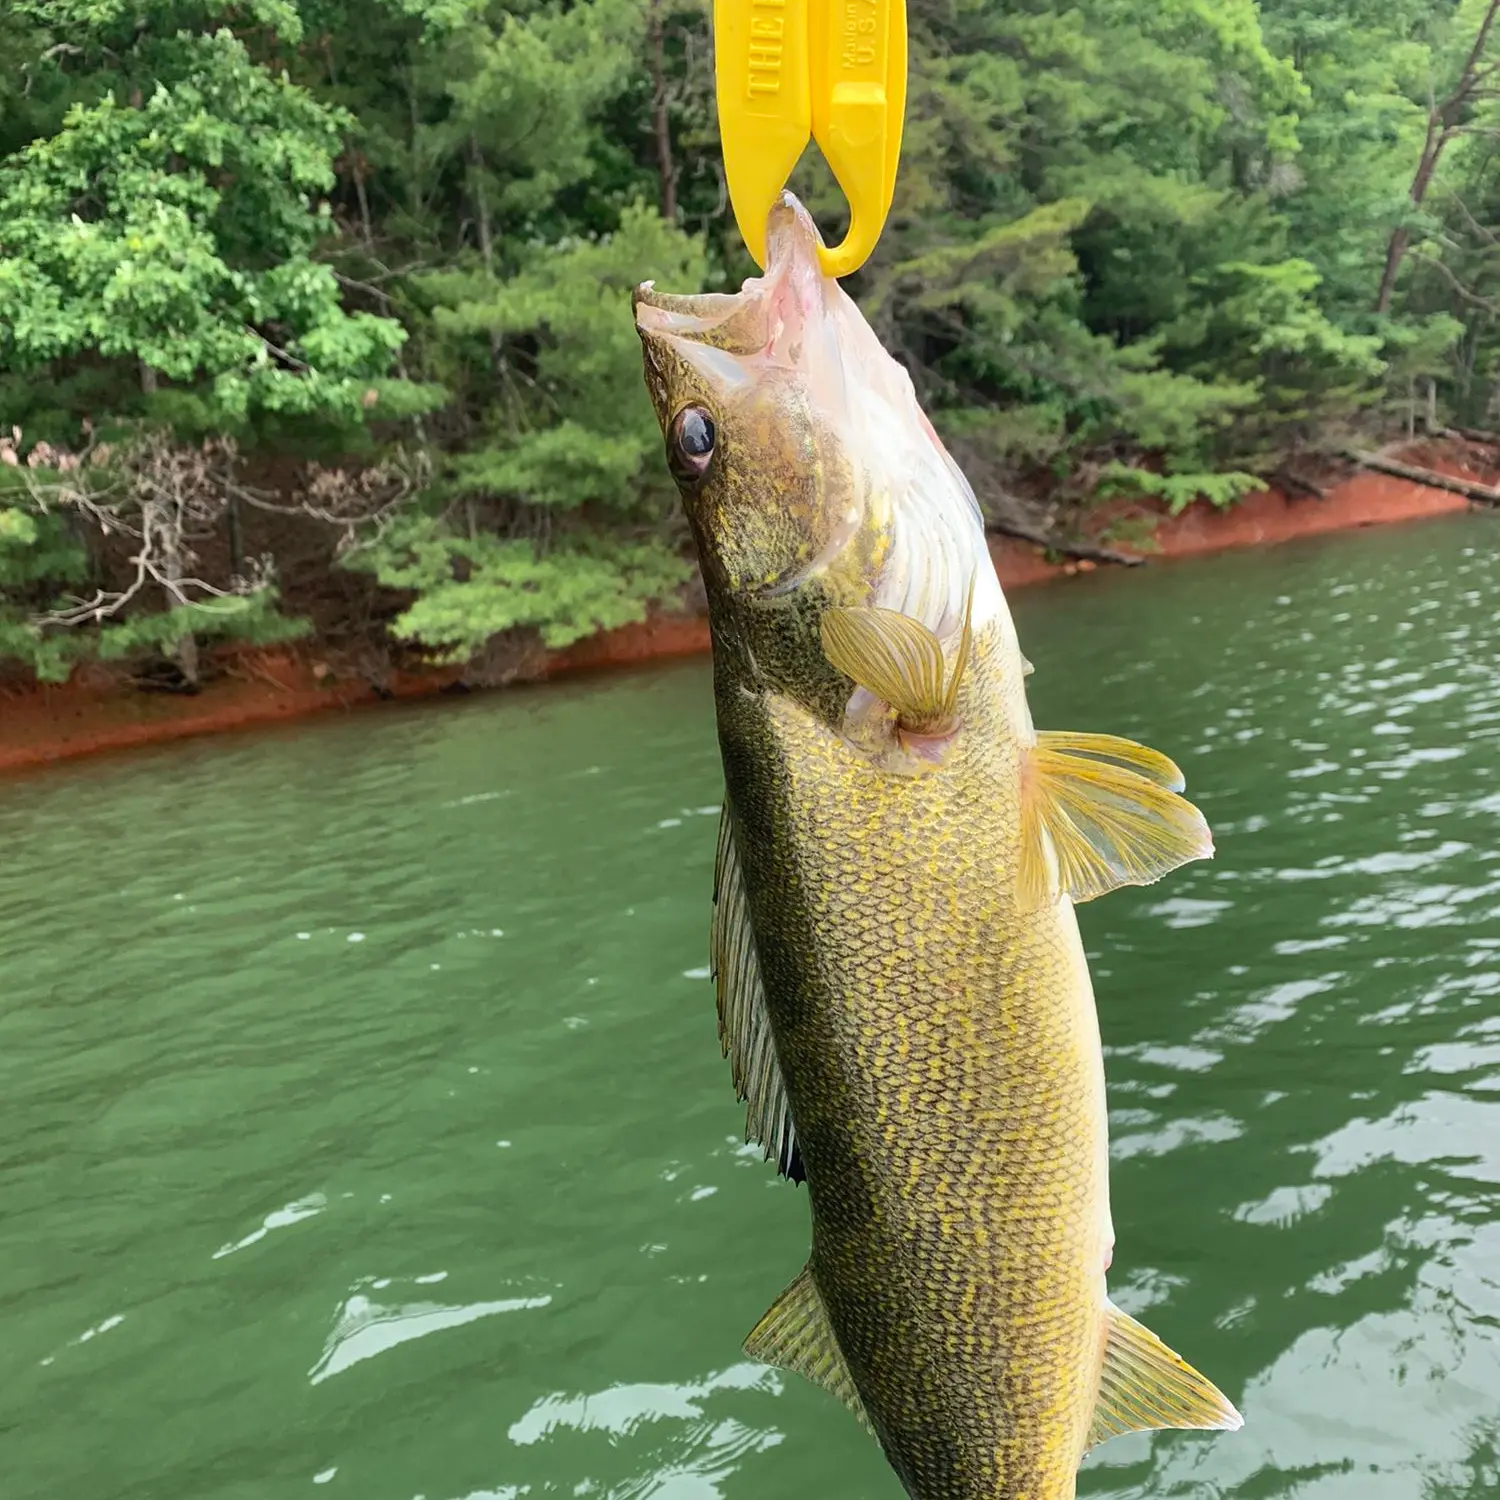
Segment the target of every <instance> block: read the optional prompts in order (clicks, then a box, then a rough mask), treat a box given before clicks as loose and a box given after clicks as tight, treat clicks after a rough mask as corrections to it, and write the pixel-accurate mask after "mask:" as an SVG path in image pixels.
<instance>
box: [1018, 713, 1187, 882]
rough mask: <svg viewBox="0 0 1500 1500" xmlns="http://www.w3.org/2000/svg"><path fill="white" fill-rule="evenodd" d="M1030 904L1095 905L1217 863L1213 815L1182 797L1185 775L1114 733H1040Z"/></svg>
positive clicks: (1027, 851) (1032, 775)
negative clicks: (1199, 863) (1191, 864)
mask: <svg viewBox="0 0 1500 1500" xmlns="http://www.w3.org/2000/svg"><path fill="white" fill-rule="evenodd" d="M1022 781H1023V791H1022V799H1021V825H1022V837H1021V871H1020V884H1021V896H1022V900H1023V901H1024V902H1025V904H1026V905H1028V906H1033V907H1034V906H1038V905H1043V904H1045V903H1046V902H1047V901H1048V900H1049V899H1051V900H1055V899H1056V897H1057V896H1058V895H1059V894H1064V895H1067V896H1070V897H1071V898H1072V899H1073V900H1074V901H1077V902H1082V901H1091V900H1093V898H1094V897H1095V896H1102V895H1104V894H1105V893H1106V892H1108V891H1113V890H1118V889H1119V887H1120V886H1122V885H1150V884H1151V883H1152V881H1155V880H1160V879H1161V877H1162V876H1163V875H1166V874H1168V873H1169V872H1170V871H1172V870H1175V869H1177V867H1178V866H1179V865H1185V864H1186V863H1187V862H1188V861H1189V860H1193V859H1207V858H1209V857H1210V856H1211V855H1212V854H1213V852H1214V845H1213V837H1212V835H1211V834H1210V833H1209V831H1208V824H1207V823H1205V822H1204V820H1203V814H1202V813H1200V812H1199V811H1198V809H1197V808H1196V807H1194V806H1193V804H1192V803H1191V802H1188V801H1187V800H1185V799H1184V798H1182V797H1180V796H1178V792H1179V791H1180V790H1181V788H1182V785H1183V779H1182V772H1181V771H1180V770H1178V768H1177V766H1176V765H1174V764H1173V762H1172V761H1170V760H1168V759H1167V757H1166V756H1165V755H1162V754H1161V753H1160V752H1159V751H1156V750H1151V749H1148V748H1147V747H1146V746H1145V745H1137V744H1136V743H1135V742H1134V741H1133V740H1125V739H1120V738H1118V737H1117V736H1115V735H1109V734H1040V735H1038V736H1037V743H1036V744H1035V745H1034V746H1033V747H1032V748H1031V749H1030V750H1029V751H1027V752H1026V759H1025V762H1024V764H1023V768H1022Z"/></svg>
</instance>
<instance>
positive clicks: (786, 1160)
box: [708, 797, 803, 1182]
mask: <svg viewBox="0 0 1500 1500" xmlns="http://www.w3.org/2000/svg"><path fill="white" fill-rule="evenodd" d="M708 948H709V964H710V969H711V971H712V973H713V976H714V987H715V991H716V994H717V997H718V1002H719V1041H720V1043H721V1044H722V1045H723V1048H724V1055H725V1056H726V1057H727V1058H728V1059H729V1067H730V1074H731V1076H732V1077H733V1079H734V1091H735V1096H736V1097H737V1098H740V1099H744V1100H745V1101H746V1102H747V1104H748V1108H747V1110H746V1113H745V1139H746V1140H749V1141H755V1142H758V1143H759V1144H760V1145H762V1146H764V1147H765V1149H766V1156H767V1158H774V1159H775V1161H776V1170H777V1171H778V1172H780V1173H781V1175H782V1176H783V1177H790V1178H791V1180H792V1181H793V1182H801V1181H802V1180H803V1171H802V1158H801V1155H800V1154H799V1153H798V1151H797V1136H796V1132H795V1131H794V1130H793V1129H792V1112H791V1108H790V1107H789V1105H788V1104H787V1097H786V1086H785V1084H783V1083H782V1081H781V1068H780V1065H779V1064H778V1063H777V1061H776V1045H775V1042H774V1040H773V1038H772V1036H771V1022H770V1018H769V1017H768V1016H767V1014H766V994H765V989H764V987H763V986H762V984H761V979H760V958H759V956H758V955H757V954H756V951H755V933H754V930H753V929H752V928H751V926H750V903H749V899H748V897H747V896H746V893H745V881H744V877H743V875H742V874H741V873H740V861H739V856H738V855H737V854H736V852H735V847H734V829H733V826H732V825H731V822H730V817H729V800H728V798H727V797H726V798H725V801H724V811H723V812H722V813H721V814H720V816H719V850H718V857H717V859H716V861H715V865H714V915H713V921H712V923H711V925H710V927H709V934H708Z"/></svg>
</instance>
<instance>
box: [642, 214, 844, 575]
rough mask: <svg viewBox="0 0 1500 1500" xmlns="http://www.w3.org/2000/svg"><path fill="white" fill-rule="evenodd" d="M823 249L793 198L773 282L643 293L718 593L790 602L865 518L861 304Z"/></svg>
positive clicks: (692, 512)
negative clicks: (847, 328) (854, 389)
mask: <svg viewBox="0 0 1500 1500" xmlns="http://www.w3.org/2000/svg"><path fill="white" fill-rule="evenodd" d="M820 243H821V241H820V240H819V237H818V232H817V229H816V228H815V227H814V225H813V223H812V220H811V219H810V218H809V217H808V215H807V211H806V210H805V209H804V208H803V207H802V205H801V204H800V203H798V202H797V201H796V200H795V199H794V198H792V197H791V196H790V195H786V197H785V198H784V199H783V200H782V202H780V203H779V204H778V205H777V206H776V208H775V209H774V210H773V212H772V214H771V220H770V233H769V235H768V239H767V245H768V255H767V269H766V274H765V275H764V276H763V277H754V278H752V279H751V280H750V281H748V282H746V283H745V286H744V289H743V290H742V291H740V292H739V293H737V294H733V295H724V294H714V293H709V294H707V295H703V296H696V297H673V296H668V295H664V294H662V293H660V292H658V291H657V290H656V289H655V287H654V286H652V285H651V284H650V283H647V284H645V285H644V286H642V287H640V288H639V289H638V290H637V292H636V296H635V316H636V326H637V328H638V330H639V332H640V335H641V341H642V345H643V348H644V352H645V366H646V385H647V388H648V389H649V391H650V393H651V398H652V403H653V405H654V406H655V408H656V414H657V419H658V421H659V422H660V424H661V429H662V435H663V438H664V440H665V442H666V450H667V464H668V467H669V468H670V469H671V472H672V475H673V478H674V479H675V480H676V482H677V486H678V489H679V491H680V493H681V495H682V500H683V505H684V508H685V510H686V512H687V516H688V520H689V523H690V524H691V526H692V528H693V532H694V536H695V539H696V541H697V543H698V549H699V555H700V557H701V558H702V560H703V565H704V569H705V573H706V574H708V575H710V577H709V586H710V587H711V588H712V587H713V586H714V585H717V586H718V588H719V589H720V591H722V592H723V593H725V594H727V595H729V596H741V595H743V596H748V597H749V598H751V599H756V600H761V601H767V600H774V599H783V598H786V597H788V596H789V595H791V594H793V593H795V592H796V590H797V589H798V588H799V586H801V585H802V584H803V583H805V582H807V581H808V580H810V579H813V578H817V577H820V576H821V575H823V574H824V573H826V572H827V570H828V569H829V567H830V566H831V565H835V564H836V563H837V562H838V560H839V559H840V557H841V554H842V553H843V552H844V550H845V549H846V547H847V546H848V544H849V543H850V541H851V540H852V539H853V538H854V537H855V535H856V533H857V532H858V529H859V525H860V522H861V521H862V520H863V519H864V515H865V504H864V499H863V489H864V486H863V484H862V480H863V479H864V476H863V475H862V474H861V472H860V469H861V465H860V463H859V456H858V454H857V452H856V451H855V450H854V448H853V446H852V445H851V443H850V441H849V437H850V432H849V427H850V424H849V421H848V415H849V411H848V407H849V400H850V396H851V392H850V390H849V380H848V376H849V374H850V373H851V372H850V371H848V370H847V369H846V359H847V353H848V351H847V350H846V348H845V347H844V344H845V341H844V340H842V339H841V337H840V334H841V319H840V318H839V316H838V314H839V311H840V309H839V308H838V306H837V304H838V302H839V301H840V300H842V301H844V302H847V301H848V299H847V298H846V297H844V296H843V293H842V291H841V290H840V288H839V286H838V283H837V282H836V281H832V280H830V279H828V278H826V277H825V276H824V275H823V274H822V271H821V268H820V267H819V265H818V260H817V247H818V245H819V244H820ZM850 306H851V307H852V304H850ZM861 321H862V320H861Z"/></svg>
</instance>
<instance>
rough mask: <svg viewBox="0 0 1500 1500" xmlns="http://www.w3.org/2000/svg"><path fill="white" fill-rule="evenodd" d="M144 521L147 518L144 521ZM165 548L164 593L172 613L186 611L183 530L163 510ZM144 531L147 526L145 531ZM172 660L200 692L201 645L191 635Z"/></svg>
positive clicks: (181, 642)
mask: <svg viewBox="0 0 1500 1500" xmlns="http://www.w3.org/2000/svg"><path fill="white" fill-rule="evenodd" d="M142 519H143V521H144V517H143V518H142ZM157 526H158V533H157V534H158V536H159V538H160V545H161V576H162V593H163V594H164V595H165V596H166V601H167V608H168V609H180V608H181V607H182V589H181V586H180V585H181V582H182V526H181V523H180V521H179V519H178V517H177V516H176V515H174V514H173V513H172V511H171V510H170V508H169V507H167V506H163V507H162V509H161V514H160V518H159V520H158V522H157ZM142 529H144V526H143V528H142ZM172 656H173V659H174V660H175V661H176V663H177V665H178V668H179V669H180V670H181V672H182V680H183V684H184V686H185V687H186V689H187V690H188V691H189V692H194V693H195V692H197V691H198V641H197V638H196V637H195V636H194V635H193V633H192V632H191V631H188V632H187V633H186V634H185V635H181V636H179V637H178V638H177V642H176V644H175V645H174V646H173V648H172Z"/></svg>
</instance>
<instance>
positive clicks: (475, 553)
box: [357, 516, 690, 661]
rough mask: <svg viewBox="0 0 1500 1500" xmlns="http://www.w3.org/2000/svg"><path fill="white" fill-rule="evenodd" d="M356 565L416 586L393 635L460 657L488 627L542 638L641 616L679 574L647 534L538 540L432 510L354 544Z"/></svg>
mask: <svg viewBox="0 0 1500 1500" xmlns="http://www.w3.org/2000/svg"><path fill="white" fill-rule="evenodd" d="M357 565H358V566H360V567H362V568H365V569H368V570H369V571H371V572H373V573H375V574H376V575H377V576H378V577H379V579H380V581H381V582H382V583H384V584H386V585H387V586H388V587H391V588H399V589H409V590H412V591H413V592H415V593H416V594H418V595H419V597H418V599H417V602H416V603H415V604H413V605H412V606H411V607H410V608H409V609H407V610H406V611H405V613H404V614H402V616H401V617H400V618H399V619H398V620H397V621H396V625H395V629H396V631H397V633H398V634H400V635H402V636H405V637H406V638H408V639H410V640H413V641H418V642H420V643H421V644H423V645H425V646H428V647H431V648H433V650H434V651H435V652H436V653H438V655H439V656H440V658H441V659H443V660H449V661H462V660H463V659H465V658H466V657H468V656H470V655H472V654H473V653H474V652H476V651H478V650H479V649H480V648H481V647H482V646H483V645H484V644H485V642H486V641H487V640H489V638H490V637H491V636H493V635H498V634H500V633H501V632H502V631H506V630H514V629H516V628H518V627H529V628H534V629H537V630H539V631H540V633H541V638H542V642H543V644H544V645H547V646H549V647H560V646H568V645H571V644H572V643H573V642H574V641H576V640H580V639H582V638H583V637H584V636H588V635H593V634H594V633H595V632H596V631H600V630H612V629H614V628H615V627H617V626H620V625H629V624H633V623H635V622H636V621H639V620H643V619H645V617H646V606H647V604H648V603H649V602H650V601H651V600H654V599H661V598H665V597H669V596H670V595H671V594H672V593H673V592H674V591H675V590H677V589H678V588H680V587H681V586H682V585H683V584H684V583H686V582H687V580H688V577H689V574H690V569H689V568H688V565H687V564H686V563H685V562H684V561H683V558H682V555H681V553H680V552H679V551H677V550H675V549H673V548H671V547H669V546H667V545H665V544H664V543H663V542H661V541H659V540H657V539H654V538H646V539H643V540H626V539H622V538H618V537H614V536H611V535H609V534H608V533H588V532H583V533H580V534H578V535H576V536H570V537H568V538H566V539H563V540H561V541H559V542H558V543H557V544H556V545H554V546H551V547H547V548H542V547H539V546H537V545H536V544H535V543H534V542H532V541H527V540H504V539H502V538H500V537H496V536H491V535H479V536H474V537H465V536H460V535H458V534H457V533H456V532H455V531H454V530H453V529H452V528H451V527H450V526H448V525H447V524H445V523H444V522H443V521H441V520H440V519H438V518H436V517H432V516H410V517H406V518H405V519H404V520H403V522H402V523H401V524H400V525H399V526H396V527H393V528H392V529H391V531H390V532H388V533H387V534H386V535H385V536H383V537H381V538H380V539H379V540H378V541H377V542H375V543H374V544H373V545H372V546H370V547H369V548H367V549H365V550H364V551H362V552H361V553H360V554H359V555H358V558H357Z"/></svg>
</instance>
